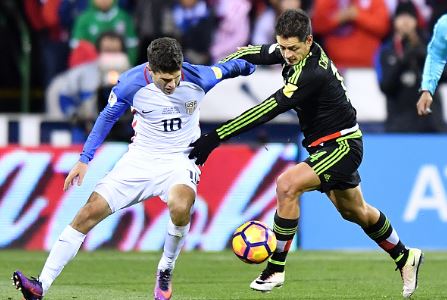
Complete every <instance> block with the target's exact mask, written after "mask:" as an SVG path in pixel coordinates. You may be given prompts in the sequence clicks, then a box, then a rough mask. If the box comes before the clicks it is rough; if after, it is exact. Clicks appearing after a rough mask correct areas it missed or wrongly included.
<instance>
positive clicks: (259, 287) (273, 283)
mask: <svg viewBox="0 0 447 300" xmlns="http://www.w3.org/2000/svg"><path fill="white" fill-rule="evenodd" d="M284 276H285V272H275V271H272V270H270V269H267V268H266V269H264V271H262V273H261V275H259V276H258V278H256V279H255V280H253V281H252V283H251V284H250V287H251V288H252V289H253V290H256V291H261V292H270V291H271V290H272V289H273V288H274V287H278V288H279V287H282V285H283V284H284Z"/></svg>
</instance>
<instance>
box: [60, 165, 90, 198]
mask: <svg viewBox="0 0 447 300" xmlns="http://www.w3.org/2000/svg"><path fill="white" fill-rule="evenodd" d="M87 168H88V165H87V164H86V163H83V162H80V161H78V162H77V163H76V164H75V165H74V167H73V169H71V171H70V173H68V175H67V178H65V182H64V192H66V191H67V190H68V188H69V187H70V186H72V185H74V184H75V182H77V184H78V186H80V185H81V184H82V181H83V180H84V176H85V173H87Z"/></svg>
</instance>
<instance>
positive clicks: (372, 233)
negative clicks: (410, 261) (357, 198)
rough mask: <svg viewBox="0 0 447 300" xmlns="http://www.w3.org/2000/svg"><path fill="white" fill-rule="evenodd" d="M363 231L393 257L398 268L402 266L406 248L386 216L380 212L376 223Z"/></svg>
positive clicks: (406, 253) (406, 255)
mask: <svg viewBox="0 0 447 300" xmlns="http://www.w3.org/2000/svg"><path fill="white" fill-rule="evenodd" d="M363 231H365V233H366V234H367V235H368V236H369V237H370V238H371V239H372V240H374V241H375V242H376V243H377V244H378V245H379V246H380V247H381V248H382V249H383V250H385V251H386V252H388V254H389V255H390V256H391V257H392V258H393V260H394V262H395V263H396V265H397V267H398V268H402V267H403V265H404V264H405V262H406V261H407V258H408V249H407V248H406V247H405V245H404V244H403V243H402V242H401V241H400V239H399V236H398V235H397V232H396V231H395V230H394V228H393V226H391V223H390V221H389V220H388V218H387V217H386V216H385V215H384V214H383V213H382V212H380V216H379V220H378V221H377V223H376V224H374V225H372V226H370V227H367V228H363Z"/></svg>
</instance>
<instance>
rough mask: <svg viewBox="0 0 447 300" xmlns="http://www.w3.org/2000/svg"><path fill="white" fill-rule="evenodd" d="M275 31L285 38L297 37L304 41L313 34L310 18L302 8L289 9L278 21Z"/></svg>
mask: <svg viewBox="0 0 447 300" xmlns="http://www.w3.org/2000/svg"><path fill="white" fill-rule="evenodd" d="M275 33H276V35H279V36H282V37H284V38H290V37H297V38H298V39H299V40H300V42H304V40H305V39H306V38H307V36H308V35H310V34H312V25H311V23H310V18H309V16H308V15H307V14H306V13H305V12H304V11H303V10H301V9H288V10H286V11H285V12H283V13H282V14H281V15H280V16H279V18H278V20H277V21H276V26H275Z"/></svg>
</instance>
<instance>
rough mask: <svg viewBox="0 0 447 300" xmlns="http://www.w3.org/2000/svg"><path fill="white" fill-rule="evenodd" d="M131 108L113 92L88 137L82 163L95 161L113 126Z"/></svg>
mask: <svg viewBox="0 0 447 300" xmlns="http://www.w3.org/2000/svg"><path fill="white" fill-rule="evenodd" d="M129 107H130V105H129V103H127V102H125V101H123V100H118V99H117V96H116V94H115V93H114V91H113V90H112V92H111V93H110V96H109V101H108V103H107V105H106V107H105V108H104V109H103V110H102V112H101V113H100V114H99V117H98V118H97V119H96V122H95V125H94V126H93V129H92V131H91V132H90V134H89V135H88V137H87V141H86V142H85V144H84V148H83V149H82V153H81V157H80V159H79V160H80V161H81V162H83V163H88V162H89V161H91V160H92V159H93V156H94V155H95V152H96V150H97V149H98V147H99V146H100V145H101V144H102V143H103V142H104V139H105V138H106V137H107V135H108V134H109V132H110V130H111V129H112V127H113V125H114V124H115V123H116V121H118V119H119V118H120V117H121V115H122V114H123V113H124V112H125V111H126V110H127V109H128V108H129Z"/></svg>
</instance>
